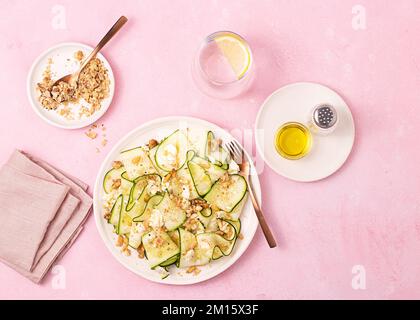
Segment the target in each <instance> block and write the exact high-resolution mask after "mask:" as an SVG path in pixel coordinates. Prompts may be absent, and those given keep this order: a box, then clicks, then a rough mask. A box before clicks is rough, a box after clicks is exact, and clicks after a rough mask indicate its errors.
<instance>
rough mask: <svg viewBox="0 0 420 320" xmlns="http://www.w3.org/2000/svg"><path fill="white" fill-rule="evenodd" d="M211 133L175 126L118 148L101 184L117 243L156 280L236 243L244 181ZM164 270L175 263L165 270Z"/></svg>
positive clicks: (226, 252) (215, 255)
mask: <svg viewBox="0 0 420 320" xmlns="http://www.w3.org/2000/svg"><path fill="white" fill-rule="evenodd" d="M239 171H240V170H239V166H238V164H237V163H235V162H234V161H233V159H231V157H230V155H229V153H228V152H227V151H226V150H225V149H224V148H223V146H222V141H221V140H220V139H216V138H215V136H214V134H213V132H212V131H206V130H204V129H194V130H193V129H191V128H187V129H179V130H176V131H174V132H173V133H172V134H170V135H169V136H167V137H166V138H165V139H163V140H162V141H160V142H158V141H156V140H154V139H152V140H150V141H149V143H148V144H147V145H145V146H140V147H136V148H133V149H130V150H125V151H122V152H121V153H120V154H119V156H118V158H117V159H115V161H114V162H113V164H112V168H111V169H110V170H109V171H108V172H107V173H106V174H105V177H104V181H103V188H104V191H105V196H104V204H103V207H104V211H105V215H104V217H105V219H107V221H108V223H110V224H112V225H113V226H114V232H115V233H116V234H118V240H117V246H121V247H123V249H122V252H124V251H125V252H126V253H127V255H130V249H131V250H136V251H137V252H138V253H139V257H140V258H144V257H145V258H146V259H147V260H148V263H149V265H150V267H151V268H152V269H153V270H156V271H157V272H159V274H160V276H161V278H162V279H164V278H166V277H167V276H169V275H170V273H171V272H172V270H176V268H183V269H186V272H187V273H194V274H198V273H199V272H200V269H199V268H198V266H202V265H206V264H208V263H210V262H211V261H212V260H216V259H219V258H222V257H224V256H228V255H230V254H231V252H232V250H233V248H234V246H235V243H236V240H237V239H238V238H241V237H242V236H241V235H240V230H241V221H240V219H239V216H240V214H241V211H242V209H243V207H244V204H245V203H246V198H247V183H246V180H245V179H244V177H242V176H241V175H240V172H239ZM169 266H174V267H173V268H171V269H169Z"/></svg>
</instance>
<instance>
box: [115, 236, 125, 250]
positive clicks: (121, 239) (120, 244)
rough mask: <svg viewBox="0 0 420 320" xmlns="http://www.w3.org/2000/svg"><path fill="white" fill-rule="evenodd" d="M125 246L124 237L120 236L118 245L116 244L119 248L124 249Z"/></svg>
mask: <svg viewBox="0 0 420 320" xmlns="http://www.w3.org/2000/svg"><path fill="white" fill-rule="evenodd" d="M123 244H124V237H123V236H122V235H119V236H118V238H117V243H116V244H115V245H116V246H117V247H122V245H123Z"/></svg>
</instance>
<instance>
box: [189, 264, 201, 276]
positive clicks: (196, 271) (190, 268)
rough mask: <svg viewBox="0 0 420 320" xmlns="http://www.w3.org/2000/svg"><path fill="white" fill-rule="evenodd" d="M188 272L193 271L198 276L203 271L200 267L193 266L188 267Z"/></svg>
mask: <svg viewBox="0 0 420 320" xmlns="http://www.w3.org/2000/svg"><path fill="white" fill-rule="evenodd" d="M186 272H187V273H193V274H194V275H195V276H196V275H198V274H199V273H200V272H201V270H200V269H199V268H197V267H196V266H191V267H189V268H188V269H187V271H186Z"/></svg>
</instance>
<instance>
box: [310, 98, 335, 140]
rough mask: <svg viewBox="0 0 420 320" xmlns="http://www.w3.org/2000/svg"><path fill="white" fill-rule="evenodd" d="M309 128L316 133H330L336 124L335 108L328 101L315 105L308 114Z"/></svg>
mask: <svg viewBox="0 0 420 320" xmlns="http://www.w3.org/2000/svg"><path fill="white" fill-rule="evenodd" d="M309 122H310V123H309V128H310V129H311V130H312V131H313V132H314V133H316V134H320V135H327V134H330V133H332V132H333V131H334V130H335V128H336V127H337V124H338V114H337V110H336V109H335V108H334V107H333V106H332V105H331V104H328V103H322V104H319V105H317V106H315V107H314V108H313V109H312V111H311V115H310V121H309Z"/></svg>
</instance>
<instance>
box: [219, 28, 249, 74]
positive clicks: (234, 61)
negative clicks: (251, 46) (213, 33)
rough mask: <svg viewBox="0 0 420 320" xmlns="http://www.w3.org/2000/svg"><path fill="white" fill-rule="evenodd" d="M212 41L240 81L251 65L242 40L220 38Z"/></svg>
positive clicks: (233, 37) (231, 37) (237, 38)
mask: <svg viewBox="0 0 420 320" xmlns="http://www.w3.org/2000/svg"><path fill="white" fill-rule="evenodd" d="M214 41H215V42H216V43H217V46H218V47H219V49H220V51H221V52H222V54H223V55H224V56H225V58H226V59H227V61H228V63H229V64H230V66H231V67H232V69H233V72H234V73H235V75H236V77H237V78H238V79H241V78H242V77H243V76H244V75H245V73H246V72H247V70H248V68H249V65H250V64H251V54H250V52H249V50H248V47H247V46H246V44H245V43H244V41H243V40H242V39H240V38H239V37H235V36H231V35H229V36H220V37H216V38H215V39H214Z"/></svg>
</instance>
